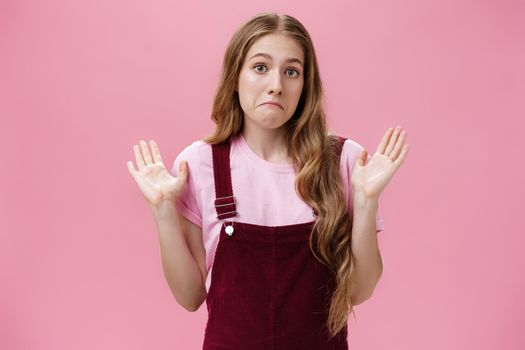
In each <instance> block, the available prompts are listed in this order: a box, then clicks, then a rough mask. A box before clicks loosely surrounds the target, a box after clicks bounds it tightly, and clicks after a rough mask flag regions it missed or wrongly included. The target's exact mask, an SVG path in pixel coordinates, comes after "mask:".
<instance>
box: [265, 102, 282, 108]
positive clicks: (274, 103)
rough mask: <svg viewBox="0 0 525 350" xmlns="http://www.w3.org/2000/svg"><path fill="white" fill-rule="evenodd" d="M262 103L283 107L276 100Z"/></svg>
mask: <svg viewBox="0 0 525 350" xmlns="http://www.w3.org/2000/svg"><path fill="white" fill-rule="evenodd" d="M263 105H274V106H277V107H280V108H281V109H284V108H283V106H281V105H280V104H278V103H276V102H265V103H263Z"/></svg>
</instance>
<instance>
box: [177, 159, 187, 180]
mask: <svg viewBox="0 0 525 350" xmlns="http://www.w3.org/2000/svg"><path fill="white" fill-rule="evenodd" d="M179 177H180V178H181V179H182V180H183V181H184V182H186V179H187V178H188V162H187V161H185V160H183V161H182V162H180V164H179Z"/></svg>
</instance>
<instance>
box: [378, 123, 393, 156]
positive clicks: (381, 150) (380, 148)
mask: <svg viewBox="0 0 525 350" xmlns="http://www.w3.org/2000/svg"><path fill="white" fill-rule="evenodd" d="M393 131H394V128H389V129H388V130H387V131H386V132H385V134H384V135H383V138H382V139H381V142H380V143H379V146H377V149H376V153H379V154H383V153H385V148H386V145H387V144H388V140H389V139H390V135H392V132H393Z"/></svg>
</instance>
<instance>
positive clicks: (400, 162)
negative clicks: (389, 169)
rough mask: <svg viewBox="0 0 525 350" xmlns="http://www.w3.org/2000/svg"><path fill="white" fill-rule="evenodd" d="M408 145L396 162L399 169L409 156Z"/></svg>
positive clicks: (404, 147)
mask: <svg viewBox="0 0 525 350" xmlns="http://www.w3.org/2000/svg"><path fill="white" fill-rule="evenodd" d="M408 148H409V147H408V144H405V145H404V146H403V148H402V149H401V154H399V157H398V158H397V159H396V160H395V161H394V163H395V164H396V166H397V167H400V166H401V164H403V162H404V161H405V158H406V156H407V154H408Z"/></svg>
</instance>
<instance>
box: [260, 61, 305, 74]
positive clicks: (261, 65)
mask: <svg viewBox="0 0 525 350" xmlns="http://www.w3.org/2000/svg"><path fill="white" fill-rule="evenodd" d="M258 67H264V68H266V66H265V65H264V64H260V63H258V64H256V65H254V66H253V68H255V71H256V72H258V73H262V72H263V71H260V70H259V69H258ZM286 71H287V72H288V71H291V72H295V75H289V76H291V77H292V78H295V77H297V76H299V72H298V71H297V70H296V69H287V70H286Z"/></svg>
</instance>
